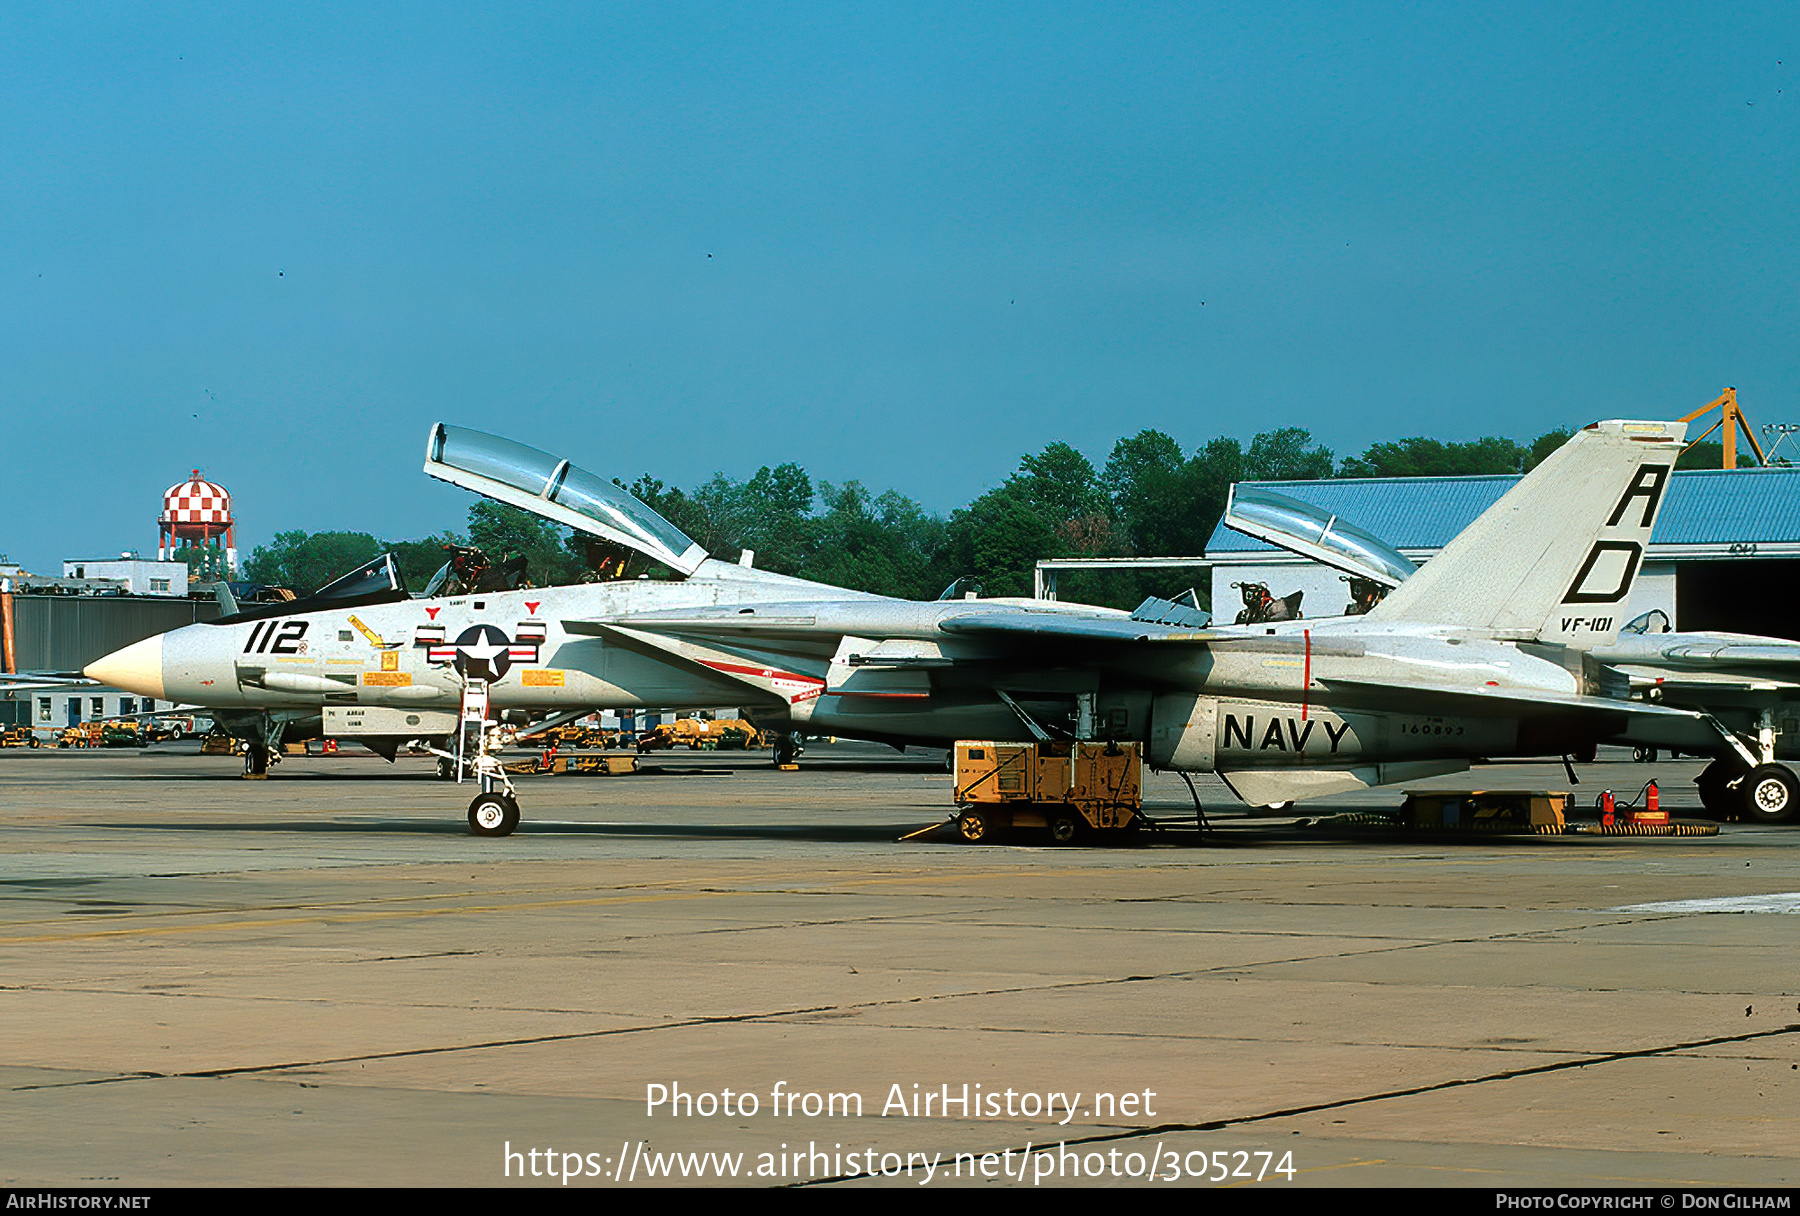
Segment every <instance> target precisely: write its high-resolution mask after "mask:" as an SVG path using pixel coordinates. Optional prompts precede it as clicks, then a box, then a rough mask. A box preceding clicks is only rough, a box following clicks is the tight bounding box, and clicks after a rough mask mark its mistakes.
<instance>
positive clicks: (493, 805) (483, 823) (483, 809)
mask: <svg viewBox="0 0 1800 1216" xmlns="http://www.w3.org/2000/svg"><path fill="white" fill-rule="evenodd" d="M518 826H519V804H518V803H517V802H516V801H514V800H513V798H512V797H511V796H510V795H508V794H503V793H500V792H499V791H498V790H495V791H492V792H490V793H486V794H477V795H475V801H473V802H471V803H470V804H469V830H470V831H471V832H473V833H475V835H477V836H511V835H512V834H513V829H514V828H516V827H518Z"/></svg>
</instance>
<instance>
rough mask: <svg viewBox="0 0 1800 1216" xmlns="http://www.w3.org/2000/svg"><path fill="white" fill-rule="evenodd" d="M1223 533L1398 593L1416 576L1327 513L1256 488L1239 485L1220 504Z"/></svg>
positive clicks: (1388, 550) (1387, 549)
mask: <svg viewBox="0 0 1800 1216" xmlns="http://www.w3.org/2000/svg"><path fill="white" fill-rule="evenodd" d="M1221 522H1223V523H1224V525H1225V526H1226V527H1227V528H1231V529H1232V530H1234V531H1237V532H1242V533H1243V534H1244V535H1246V536H1254V537H1255V538H1256V539H1257V540H1262V541H1267V542H1268V543H1269V544H1271V545H1278V546H1280V547H1281V548H1283V549H1286V550H1287V551H1288V552H1290V553H1298V554H1299V555H1300V556H1301V557H1310V558H1311V559H1312V560H1314V561H1316V562H1323V563H1325V564H1326V565H1327V566H1333V567H1335V568H1337V569H1339V570H1343V571H1345V572H1347V573H1349V574H1353V575H1355V576H1357V577H1359V578H1369V579H1374V580H1375V581H1376V582H1378V583H1380V584H1382V585H1383V586H1385V587H1398V586H1399V585H1400V584H1401V583H1403V582H1405V581H1406V580H1407V579H1408V578H1409V577H1411V576H1412V575H1413V574H1414V573H1416V572H1417V571H1418V567H1417V566H1415V565H1413V564H1412V563H1411V562H1409V561H1407V560H1406V559H1405V558H1404V557H1402V556H1400V554H1399V553H1398V552H1396V551H1395V550H1394V549H1393V548H1392V547H1391V546H1389V545H1388V544H1387V543H1386V542H1384V541H1381V540H1377V539H1376V538H1375V537H1374V536H1371V535H1370V534H1369V533H1367V532H1364V531H1363V530H1362V529H1361V528H1358V527H1356V526H1354V525H1352V524H1347V523H1345V522H1344V521H1343V520H1341V519H1339V518H1338V517H1337V516H1336V515H1333V514H1332V513H1331V512H1329V511H1324V510H1321V509H1319V508H1318V507H1315V506H1313V505H1312V504H1311V503H1304V502H1301V501H1300V500H1299V499H1297V498H1289V497H1288V496H1287V495H1285V494H1277V493H1276V492H1275V491H1273V490H1270V489H1266V488H1265V487H1263V486H1259V485H1246V484H1244V483H1242V482H1239V483H1238V484H1237V485H1234V486H1232V487H1231V498H1230V501H1228V502H1227V503H1226V504H1225V518H1224V519H1223V521H1221Z"/></svg>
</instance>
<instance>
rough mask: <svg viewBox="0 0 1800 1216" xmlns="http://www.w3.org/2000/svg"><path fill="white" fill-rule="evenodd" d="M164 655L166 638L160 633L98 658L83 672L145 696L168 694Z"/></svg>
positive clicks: (112, 686)
mask: <svg viewBox="0 0 1800 1216" xmlns="http://www.w3.org/2000/svg"><path fill="white" fill-rule="evenodd" d="M162 658H163V640H162V635H161V634H160V633H159V634H157V635H156V636H155V637H153V638H145V639H144V640H143V641H141V642H133V643H132V644H131V645H129V646H127V647H125V648H124V649H123V650H115V651H113V652H112V653H111V654H109V655H107V656H106V657H104V658H99V659H95V660H94V661H93V662H92V663H89V664H88V665H87V666H86V667H84V668H83V669H82V672H81V674H82V675H84V676H86V677H87V678H88V679H90V680H98V681H100V682H101V683H102V684H105V685H107V686H108V687H109V688H123V689H124V690H125V691H126V692H135V693H137V694H138V695H139V696H142V697H165V696H167V695H168V694H167V693H165V692H163V665H162Z"/></svg>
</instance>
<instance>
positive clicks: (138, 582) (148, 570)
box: [63, 555, 188, 595]
mask: <svg viewBox="0 0 1800 1216" xmlns="http://www.w3.org/2000/svg"><path fill="white" fill-rule="evenodd" d="M63 577H64V578H76V579H108V580H117V581H118V582H120V583H122V584H123V585H124V588H125V590H126V591H128V592H130V593H131V594H132V595H186V594H187V592H188V568H187V563H186V562H157V561H145V560H144V559H143V558H140V557H136V556H124V555H121V556H119V557H93V558H79V557H77V558H65V559H64V560H63Z"/></svg>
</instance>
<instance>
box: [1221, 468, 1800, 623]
mask: <svg viewBox="0 0 1800 1216" xmlns="http://www.w3.org/2000/svg"><path fill="white" fill-rule="evenodd" d="M1518 480H1519V479H1518V477H1516V476H1491V477H1371V478H1348V477H1347V478H1336V479H1332V480H1326V481H1282V482H1254V483H1246V484H1253V485H1257V486H1260V487H1263V488H1266V489H1268V490H1271V491H1274V492H1275V493H1277V494H1286V495H1288V496H1289V497H1290V498H1296V499H1299V500H1300V501H1302V502H1305V503H1309V504H1311V505H1313V506H1315V507H1319V508H1321V509H1323V510H1326V511H1330V512H1332V513H1334V514H1336V515H1338V516H1339V517H1340V518H1342V519H1343V520H1344V522H1346V523H1349V524H1354V525H1355V526H1357V527H1359V528H1361V529H1363V530H1364V531H1365V532H1370V533H1373V534H1374V535H1375V536H1378V537H1380V538H1381V539H1382V540H1384V541H1386V542H1387V543H1388V544H1390V545H1392V546H1393V547H1394V548H1396V549H1398V550H1400V552H1401V553H1402V554H1404V555H1405V556H1406V557H1408V558H1410V559H1411V560H1412V561H1413V562H1415V563H1423V562H1425V561H1427V560H1429V559H1430V558H1431V556H1432V555H1433V554H1435V553H1437V552H1438V551H1439V550H1440V549H1442V548H1443V547H1444V546H1445V545H1446V544H1448V543H1449V541H1450V539H1451V538H1452V537H1454V536H1455V535H1456V534H1457V533H1458V532H1460V531H1462V530H1463V528H1465V527H1467V526H1468V525H1469V524H1470V523H1473V522H1474V520H1475V517H1476V516H1478V515H1480V514H1481V513H1482V512H1483V511H1485V510H1487V508H1488V507H1490V506H1492V505H1493V504H1494V503H1495V502H1496V501H1497V500H1498V499H1499V498H1500V496H1501V495H1502V494H1505V493H1506V491H1508V490H1509V489H1511V488H1512V487H1513V485H1514V483H1516V482H1517V481H1518ZM1206 557H1207V560H1208V561H1209V562H1210V563H1211V564H1212V603H1213V617H1214V619H1215V620H1219V621H1230V620H1231V619H1232V617H1233V616H1235V615H1236V614H1237V610H1238V608H1239V607H1240V606H1241V605H1242V599H1241V597H1240V595H1239V593H1238V592H1237V591H1235V590H1234V589H1233V588H1232V584H1233V583H1243V582H1253V583H1266V584H1268V587H1269V590H1270V591H1272V592H1274V593H1275V594H1276V595H1277V596H1282V595H1286V594H1288V593H1289V592H1292V591H1304V592H1305V593H1306V596H1305V599H1304V600H1303V601H1302V603H1301V611H1302V612H1303V613H1304V614H1305V615H1306V616H1308V617H1313V618H1317V617H1327V616H1337V615H1339V614H1341V613H1342V612H1343V611H1344V608H1345V605H1346V604H1347V603H1348V602H1349V598H1350V597H1349V591H1348V588H1347V587H1346V585H1345V584H1344V582H1343V581H1342V579H1341V577H1340V575H1339V573H1338V572H1337V571H1336V570H1331V569H1329V568H1327V567H1324V566H1320V565H1317V564H1316V563H1313V562H1310V561H1307V560H1306V559H1304V558H1301V557H1297V556H1295V555H1293V554H1290V553H1287V552H1284V551H1283V550H1280V549H1277V548H1275V547H1274V546H1272V545H1268V544H1265V543H1263V542H1262V541H1259V540H1253V539H1252V538H1250V537H1248V536H1245V535H1243V534H1242V533H1240V532H1234V531H1232V530H1231V529H1229V528H1226V527H1225V526H1224V525H1222V524H1221V525H1220V526H1219V527H1218V528H1216V529H1215V530H1214V532H1213V534H1212V538H1211V540H1209V541H1208V542H1207V546H1206ZM1796 604H1800V468H1788V467H1775V468H1764V469H1729V470H1728V469H1693V470H1682V471H1680V472H1677V473H1675V474H1674V475H1673V476H1672V478H1671V479H1670V483H1669V496H1668V501H1667V502H1665V503H1664V504H1663V509H1662V514H1661V515H1660V516H1658V518H1657V521H1656V531H1655V532H1654V533H1653V534H1652V536H1651V540H1650V549H1649V552H1648V553H1646V554H1645V557H1644V566H1643V570H1642V571H1641V572H1640V574H1639V576H1638V580H1637V585H1636V586H1635V587H1633V588H1632V592H1631V598H1630V602H1629V605H1628V607H1627V609H1626V612H1625V616H1626V619H1628V620H1629V619H1630V618H1632V617H1635V616H1637V615H1639V614H1640V613H1643V612H1647V611H1649V610H1650V609H1652V608H1660V609H1662V610H1663V611H1664V612H1666V613H1668V614H1669V619H1670V622H1671V627H1672V628H1676V629H1684V630H1703V629H1713V630H1723V631H1728V632H1734V633H1756V634H1763V635H1766V636H1769V637H1780V638H1792V639H1795V640H1800V617H1797V615H1796V613H1795V610H1794V609H1795V605H1796Z"/></svg>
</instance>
